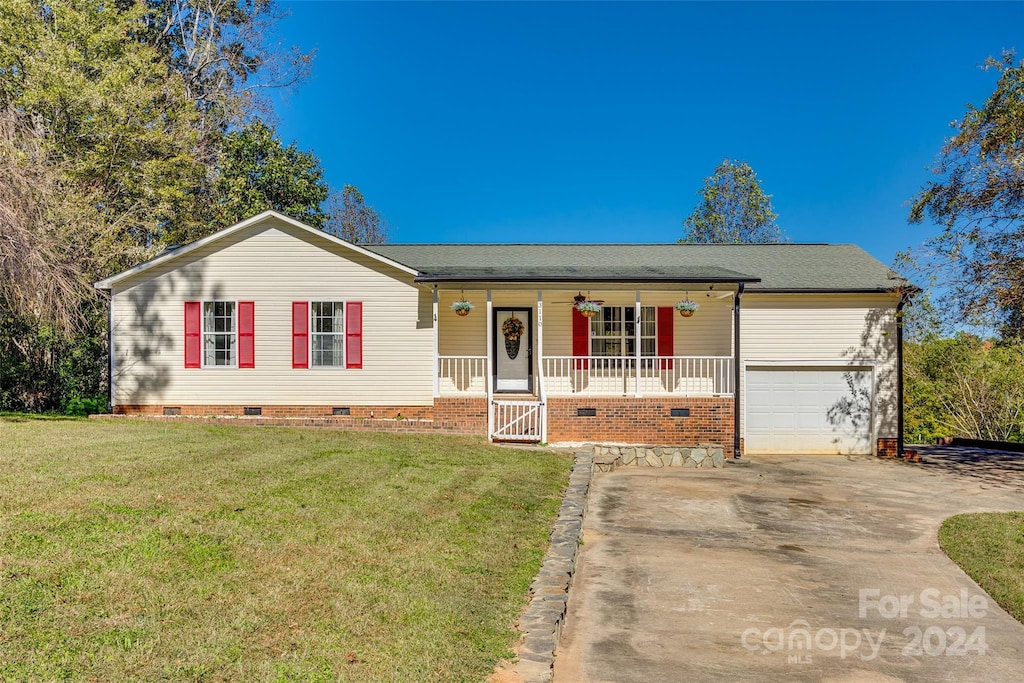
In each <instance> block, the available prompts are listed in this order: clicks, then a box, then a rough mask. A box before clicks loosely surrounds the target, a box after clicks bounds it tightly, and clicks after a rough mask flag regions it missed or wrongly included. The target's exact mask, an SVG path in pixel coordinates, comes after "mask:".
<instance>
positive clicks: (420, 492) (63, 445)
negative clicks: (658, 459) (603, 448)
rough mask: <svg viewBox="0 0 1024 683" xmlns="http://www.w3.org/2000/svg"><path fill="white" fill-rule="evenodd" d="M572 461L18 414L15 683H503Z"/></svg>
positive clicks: (9, 501) (332, 436)
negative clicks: (501, 674)
mask: <svg viewBox="0 0 1024 683" xmlns="http://www.w3.org/2000/svg"><path fill="white" fill-rule="evenodd" d="M570 465H571V463H570V459H569V458H568V457H565V456H561V455H557V454H552V453H548V452H540V451H523V450H513V449H504V448H497V447H490V446H487V445H486V444H485V443H484V442H483V441H482V440H479V439H470V438H447V437H434V436H429V437H428V436H405V435H384V434H357V433H344V432H338V431H314V430H301V429H279V428H253V427H234V426H221V425H213V426H207V425H191V424H184V423H162V422H141V421H140V422H134V421H99V420H93V421H88V420H40V419H31V418H24V417H13V416H8V417H0V679H3V680H89V681H123V680H195V681H222V680H234V681H336V680H344V681H350V680H351V681H397V680H403V681H431V680H434V681H460V680H474V681H479V680H482V679H483V678H484V677H485V675H486V674H487V673H489V672H490V671H491V670H492V668H493V666H494V665H495V663H496V662H497V661H498V660H499V659H501V658H503V657H507V656H510V654H511V649H512V647H513V645H514V643H515V638H516V634H515V632H514V629H513V622H514V620H515V618H516V617H517V616H518V614H519V612H520V611H521V609H522V607H523V606H524V603H525V597H526V592H527V588H528V586H529V582H530V580H531V578H532V576H533V575H534V573H535V572H536V570H537V568H538V566H539V563H540V559H541V557H542V555H543V552H544V550H545V548H546V545H547V537H548V533H549V531H550V525H551V523H552V521H553V520H554V517H555V514H556V510H557V506H558V503H559V499H560V491H561V489H562V488H563V486H564V485H565V483H566V480H567V477H568V471H569V467H570Z"/></svg>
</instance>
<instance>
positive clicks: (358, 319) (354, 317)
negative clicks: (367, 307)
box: [345, 301, 363, 368]
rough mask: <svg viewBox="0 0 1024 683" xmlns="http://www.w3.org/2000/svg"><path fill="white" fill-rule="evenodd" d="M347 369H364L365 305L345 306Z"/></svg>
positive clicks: (354, 303)
mask: <svg viewBox="0 0 1024 683" xmlns="http://www.w3.org/2000/svg"><path fill="white" fill-rule="evenodd" d="M345 367H346V368H361V367H363V304H362V302H359V301H349V302H348V303H347V304H345Z"/></svg>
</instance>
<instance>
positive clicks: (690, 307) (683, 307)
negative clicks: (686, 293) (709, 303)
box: [675, 299, 700, 318]
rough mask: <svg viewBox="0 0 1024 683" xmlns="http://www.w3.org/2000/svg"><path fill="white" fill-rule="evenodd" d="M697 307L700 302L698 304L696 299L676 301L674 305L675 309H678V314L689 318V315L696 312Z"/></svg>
mask: <svg viewBox="0 0 1024 683" xmlns="http://www.w3.org/2000/svg"><path fill="white" fill-rule="evenodd" d="M698 308H700V304H698V303H697V302H696V301H690V300H689V299H683V300H682V301H677V302H676V305H675V309H676V310H677V311H679V315H681V316H683V317H684V318H689V317H690V316H691V315H693V314H694V313H696V312H697V309H698Z"/></svg>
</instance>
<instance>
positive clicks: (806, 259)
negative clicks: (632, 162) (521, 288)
mask: <svg viewBox="0 0 1024 683" xmlns="http://www.w3.org/2000/svg"><path fill="white" fill-rule="evenodd" d="M367 248H368V249H370V250H372V251H374V252H376V253H378V254H380V255H381V256H384V257H386V258H388V259H391V260H393V261H397V262H398V263H401V264H404V265H406V266H409V267H411V268H415V269H416V270H418V271H420V273H421V275H420V277H419V279H420V280H422V281H427V282H431V281H433V282H458V281H466V282H470V281H484V280H486V281H493V282H501V281H538V282H541V281H548V282H551V281H561V280H566V281H592V282H609V281H630V282H644V281H676V282H721V281H726V282H740V281H745V282H748V283H749V284H748V285H747V288H748V289H749V290H754V291H826V292H827V291H840V292H841V291H858V292H860V291H887V290H891V289H893V288H894V287H896V286H898V285H899V284H900V283H901V282H902V280H900V279H899V278H898V276H897V275H896V274H895V273H894V272H893V271H892V270H891V269H889V268H888V267H887V266H885V265H884V264H883V263H881V262H880V261H878V260H877V259H875V258H874V257H873V256H871V255H870V254H868V253H867V252H865V251H864V250H863V249H861V248H860V247H858V246H856V245H854V244H383V245H375V246H370V247H367ZM757 280H760V281H759V282H758V281H757Z"/></svg>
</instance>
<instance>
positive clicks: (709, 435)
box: [547, 396, 733, 457]
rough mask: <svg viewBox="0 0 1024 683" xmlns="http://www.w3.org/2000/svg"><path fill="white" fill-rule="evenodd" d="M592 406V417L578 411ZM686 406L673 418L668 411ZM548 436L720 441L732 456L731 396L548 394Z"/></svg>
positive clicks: (556, 439)
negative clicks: (568, 395) (573, 395)
mask: <svg viewBox="0 0 1024 683" xmlns="http://www.w3.org/2000/svg"><path fill="white" fill-rule="evenodd" d="M587 408H592V409H593V412H594V415H593V416H581V415H579V412H578V411H579V410H580V409H587ZM673 409H676V410H679V409H687V410H689V415H688V416H681V417H672V410H673ZM547 418H548V441H550V442H552V443H558V442H562V441H570V442H591V443H602V442H619V443H661V444H677V445H688V444H689V445H696V444H698V443H705V442H712V443H719V444H722V446H723V447H724V450H725V455H727V456H729V457H731V456H732V455H733V399H732V397H731V396H723V397H708V398H667V397H659V398H631V397H618V398H616V397H601V398H577V397H559V398H548V399H547Z"/></svg>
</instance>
